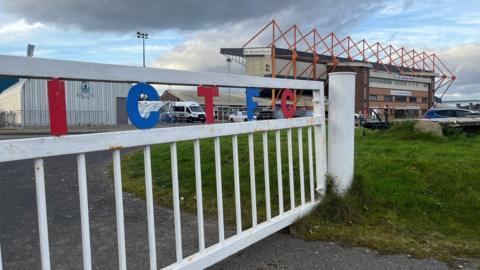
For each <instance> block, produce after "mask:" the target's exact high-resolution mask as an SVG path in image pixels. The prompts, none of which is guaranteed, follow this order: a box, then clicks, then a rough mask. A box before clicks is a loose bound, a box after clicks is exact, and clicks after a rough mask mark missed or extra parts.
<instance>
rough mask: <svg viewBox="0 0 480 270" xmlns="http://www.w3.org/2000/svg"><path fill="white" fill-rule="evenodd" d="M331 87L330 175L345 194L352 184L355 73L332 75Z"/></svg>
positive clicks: (329, 99)
mask: <svg viewBox="0 0 480 270" xmlns="http://www.w3.org/2000/svg"><path fill="white" fill-rule="evenodd" d="M328 84H329V91H328V92H329V98H328V174H329V175H330V176H331V177H333V181H334V183H335V186H336V188H337V192H338V193H340V194H344V193H345V192H346V191H347V190H348V189H349V188H350V185H351V184H352V180H353V168H354V163H353V158H354V135H355V121H354V113H355V73H353V72H335V73H330V74H328Z"/></svg>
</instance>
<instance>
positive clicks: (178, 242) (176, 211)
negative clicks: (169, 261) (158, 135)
mask: <svg viewBox="0 0 480 270" xmlns="http://www.w3.org/2000/svg"><path fill="white" fill-rule="evenodd" d="M170 155H171V163H172V189H173V216H174V220H175V248H176V254H177V262H179V261H181V260H182V259H183V254H182V224H181V221H180V192H179V188H178V164H177V143H172V144H170Z"/></svg>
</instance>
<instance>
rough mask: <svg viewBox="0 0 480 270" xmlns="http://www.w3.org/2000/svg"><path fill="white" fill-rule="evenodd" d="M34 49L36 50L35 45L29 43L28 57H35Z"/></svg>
mask: <svg viewBox="0 0 480 270" xmlns="http://www.w3.org/2000/svg"><path fill="white" fill-rule="evenodd" d="M34 50H35V45H33V44H30V43H29V44H28V45H27V57H33V51H34Z"/></svg>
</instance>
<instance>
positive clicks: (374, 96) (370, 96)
mask: <svg viewBox="0 0 480 270" xmlns="http://www.w3.org/2000/svg"><path fill="white" fill-rule="evenodd" d="M368 100H369V101H377V95H369V96H368Z"/></svg>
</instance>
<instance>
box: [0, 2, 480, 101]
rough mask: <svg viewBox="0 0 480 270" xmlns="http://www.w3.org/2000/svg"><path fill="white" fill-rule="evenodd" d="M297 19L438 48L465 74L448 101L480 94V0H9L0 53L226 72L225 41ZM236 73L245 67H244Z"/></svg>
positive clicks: (324, 30) (2, 7)
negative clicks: (30, 48)
mask: <svg viewBox="0 0 480 270" xmlns="http://www.w3.org/2000/svg"><path fill="white" fill-rule="evenodd" d="M272 19H276V20H277V21H278V22H279V24H280V26H283V27H289V26H290V25H292V24H294V23H296V24H297V25H299V26H300V27H301V28H302V29H305V30H307V29H311V28H312V27H316V28H317V29H318V30H319V31H320V33H321V34H328V33H330V32H335V33H336V34H337V35H340V36H343V35H351V36H352V37H353V38H354V39H358V40H359V39H362V38H366V39H367V40H368V41H369V42H372V43H373V42H376V41H379V42H380V43H384V44H393V45H395V46H406V47H408V48H415V49H416V50H417V51H427V52H431V53H436V54H437V55H438V56H439V57H440V58H441V59H442V60H443V61H444V62H445V64H446V65H447V66H448V67H449V68H450V69H451V71H452V72H453V73H454V74H455V75H456V76H457V77H458V79H457V81H455V83H454V85H453V86H452V88H451V89H450V90H449V92H448V93H447V95H446V96H445V99H480V76H479V75H478V73H477V72H479V71H480V1H478V0H470V1H469V0H465V1H442V0H435V1H433V0H423V1H401V0H393V1H390V0H384V1H380V0H363V1H356V0H316V1H314V0H296V1H291V0H289V1H287V0H277V1H268V0H242V1H227V0H205V1H198V0H176V1H166V0H143V1H141V0H96V1H82V0H42V1H38V0H0V35H1V37H2V38H1V39H0V54H8V55H25V51H26V45H27V44H28V43H33V44H35V46H36V49H35V56H37V57H48V58H57V59H68V60H80V61H90V62H101V63H113V64H126V65H141V63H142V45H141V41H140V40H139V39H137V38H136V37H135V33H136V32H137V31H143V32H148V33H149V34H150V39H148V40H147V46H146V51H147V65H148V66H155V67H166V68H175V69H189V70H202V71H205V70H206V71H216V72H226V70H227V68H226V63H225V58H224V57H223V56H221V55H220V54H219V49H220V48H222V47H240V46H241V45H242V44H243V43H244V42H246V41H247V40H248V39H249V38H250V37H251V36H252V35H253V34H254V33H256V32H257V31H258V30H259V29H260V28H261V27H262V26H263V25H265V24H266V23H268V22H269V21H271V20H272ZM233 70H234V72H238V73H240V72H242V69H241V67H240V66H237V67H234V68H233Z"/></svg>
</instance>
